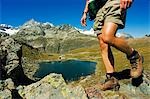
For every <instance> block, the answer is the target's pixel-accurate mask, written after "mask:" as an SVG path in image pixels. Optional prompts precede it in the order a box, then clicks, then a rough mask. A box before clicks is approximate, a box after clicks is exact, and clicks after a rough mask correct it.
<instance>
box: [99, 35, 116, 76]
mask: <svg viewBox="0 0 150 99" xmlns="http://www.w3.org/2000/svg"><path fill="white" fill-rule="evenodd" d="M98 39H99V44H100V49H101V54H102V59H103V62H104V65H105V68H106V72H107V73H113V72H114V57H113V55H112V51H111V48H110V46H109V45H108V44H106V43H105V42H104V41H103V39H102V37H101V34H99V35H98Z"/></svg>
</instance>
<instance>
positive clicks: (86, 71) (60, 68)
mask: <svg viewBox="0 0 150 99" xmlns="http://www.w3.org/2000/svg"><path fill="white" fill-rule="evenodd" d="M39 66H40V67H39V69H38V70H37V71H36V73H35V74H34V77H38V78H43V77H44V76H46V75H48V74H49V73H57V74H62V76H63V78H64V79H65V80H66V81H74V80H78V79H79V78H80V77H83V76H88V75H90V74H93V73H95V69H96V62H91V61H80V60H66V61H53V62H42V63H40V64H39Z"/></svg>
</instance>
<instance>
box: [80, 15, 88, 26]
mask: <svg viewBox="0 0 150 99" xmlns="http://www.w3.org/2000/svg"><path fill="white" fill-rule="evenodd" d="M86 19H87V13H83V16H82V18H81V20H80V21H81V25H82V26H86Z"/></svg>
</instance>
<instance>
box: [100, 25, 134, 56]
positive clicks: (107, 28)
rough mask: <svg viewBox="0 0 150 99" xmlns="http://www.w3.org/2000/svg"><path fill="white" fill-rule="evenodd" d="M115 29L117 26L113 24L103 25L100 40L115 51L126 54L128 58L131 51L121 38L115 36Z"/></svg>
mask: <svg viewBox="0 0 150 99" xmlns="http://www.w3.org/2000/svg"><path fill="white" fill-rule="evenodd" d="M117 28H118V25H117V24H115V23H113V22H106V23H104V27H103V29H102V40H103V41H104V42H105V43H107V44H109V45H111V46H113V47H115V48H116V49H118V50H120V51H122V52H124V53H126V54H127V56H130V55H131V54H132V52H133V49H132V48H131V47H130V46H129V45H128V44H127V42H126V41H125V40H124V39H123V38H119V37H116V36H115V34H116V31H117Z"/></svg>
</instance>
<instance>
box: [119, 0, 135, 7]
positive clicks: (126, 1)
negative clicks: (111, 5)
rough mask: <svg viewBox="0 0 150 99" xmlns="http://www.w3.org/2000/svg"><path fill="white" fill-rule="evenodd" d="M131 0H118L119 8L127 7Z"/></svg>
mask: <svg viewBox="0 0 150 99" xmlns="http://www.w3.org/2000/svg"><path fill="white" fill-rule="evenodd" d="M132 2H133V0H120V8H121V9H127V8H129V7H130V6H131V4H132Z"/></svg>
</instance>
